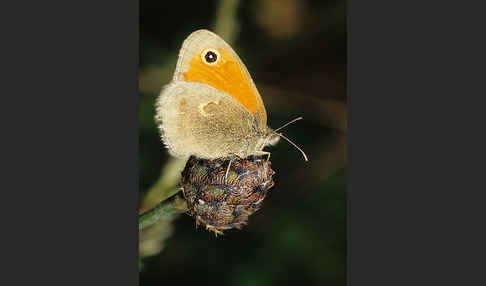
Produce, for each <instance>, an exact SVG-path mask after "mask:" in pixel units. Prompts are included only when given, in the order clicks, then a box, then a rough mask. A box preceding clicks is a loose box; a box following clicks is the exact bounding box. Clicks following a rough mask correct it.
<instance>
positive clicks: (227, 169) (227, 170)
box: [224, 158, 233, 181]
mask: <svg viewBox="0 0 486 286" xmlns="http://www.w3.org/2000/svg"><path fill="white" fill-rule="evenodd" d="M232 161H233V158H231V159H230V161H229V163H228V167H227V168H226V174H225V175H224V180H225V181H226V179H228V173H229V170H230V167H231V162H232Z"/></svg>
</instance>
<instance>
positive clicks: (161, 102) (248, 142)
mask: <svg viewBox="0 0 486 286" xmlns="http://www.w3.org/2000/svg"><path fill="white" fill-rule="evenodd" d="M156 122H157V124H158V126H159V129H160V131H161V134H162V141H163V142H164V144H165V146H166V147H167V149H168V150H169V152H170V153H171V154H172V155H174V156H177V157H186V156H190V155H195V156H197V157H199V158H205V159H215V158H221V157H226V156H231V155H238V156H240V157H242V158H245V157H247V156H250V155H262V154H268V152H265V151H263V148H264V147H265V146H268V145H273V144H275V143H276V142H277V141H278V139H279V138H280V137H279V136H278V135H277V134H276V133H275V132H273V130H272V129H270V128H269V127H268V126H267V115H266V111H265V107H264V105H263V101H262V99H261V97H260V94H259V93H258V90H257V89H256V87H255V84H254V83H253V80H252V79H251V76H250V75H249V73H248V71H247V69H246V67H245V65H244V64H243V63H242V61H241V60H240V58H239V57H238V55H237V54H236V53H235V52H234V51H233V49H232V48H231V47H230V46H229V45H228V44H227V43H226V42H224V40H222V39H221V38H220V37H219V36H217V35H216V34H214V33H212V32H210V31H207V30H198V31H196V32H193V33H192V34H191V35H189V37H188V38H187V39H186V40H185V41H184V43H183V45H182V48H181V51H180V53H179V59H178V63H177V67H176V71H175V73H174V77H173V80H172V82H171V83H170V84H168V85H167V86H165V87H164V89H163V90H162V92H161V94H160V96H159V97H158V99H157V102H156Z"/></svg>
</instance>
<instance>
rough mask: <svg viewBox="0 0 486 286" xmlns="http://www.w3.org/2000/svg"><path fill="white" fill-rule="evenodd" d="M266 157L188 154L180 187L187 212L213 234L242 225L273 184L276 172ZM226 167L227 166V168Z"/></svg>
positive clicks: (255, 209) (260, 203)
mask: <svg viewBox="0 0 486 286" xmlns="http://www.w3.org/2000/svg"><path fill="white" fill-rule="evenodd" d="M270 165H271V163H270V161H268V160H267V159H266V158H262V157H256V156H250V157H247V158H245V159H243V158H240V157H238V156H233V157H226V158H219V159H214V160H207V159H199V158H196V157H194V156H191V157H190V158H189V160H188V161H187V163H186V166H185V168H184V171H182V178H181V182H180V184H179V185H180V187H181V189H182V192H183V194H184V197H185V199H186V201H187V206H188V208H189V210H188V212H187V213H188V214H189V215H190V216H192V217H194V219H195V220H196V225H199V224H202V225H204V226H206V228H207V229H208V230H210V231H213V232H214V233H215V234H223V230H226V229H231V228H237V229H240V228H241V227H243V226H244V225H245V224H246V223H247V220H248V216H250V215H251V214H253V213H254V212H256V211H257V210H258V209H259V208H260V207H261V206H262V203H263V199H264V198H265V195H266V194H267V192H268V190H269V189H270V188H271V187H273V185H274V182H273V179H272V176H273V174H274V173H275V172H274V171H273V170H272V169H271V167H270ZM228 166H229V168H228Z"/></svg>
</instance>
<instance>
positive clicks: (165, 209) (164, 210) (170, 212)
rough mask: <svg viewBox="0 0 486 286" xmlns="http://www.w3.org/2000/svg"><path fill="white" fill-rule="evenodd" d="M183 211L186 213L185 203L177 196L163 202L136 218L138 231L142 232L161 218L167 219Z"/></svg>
mask: <svg viewBox="0 0 486 286" xmlns="http://www.w3.org/2000/svg"><path fill="white" fill-rule="evenodd" d="M185 211H187V205H186V202H185V201H184V200H183V199H181V198H180V197H179V196H174V198H173V199H168V200H165V201H163V202H161V203H159V204H158V205H157V206H155V207H154V208H153V209H151V210H150V211H147V212H145V213H143V214H141V215H140V216H139V217H138V229H139V230H142V229H144V228H146V227H149V226H151V225H153V224H154V223H156V222H157V221H159V220H160V219H162V218H165V219H169V218H171V217H173V216H174V215H177V214H180V213H183V212H185Z"/></svg>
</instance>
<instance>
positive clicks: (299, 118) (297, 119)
mask: <svg viewBox="0 0 486 286" xmlns="http://www.w3.org/2000/svg"><path fill="white" fill-rule="evenodd" d="M301 119H304V118H303V117H302V116H301V117H297V118H295V119H292V120H291V121H290V122H287V123H285V124H284V125H282V126H280V127H279V128H277V129H275V130H273V131H275V132H277V131H279V130H280V129H282V128H284V127H285V126H288V125H290V124H292V123H294V122H295V121H299V120H301Z"/></svg>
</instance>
